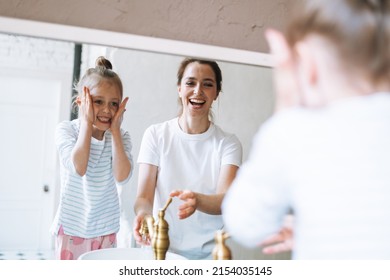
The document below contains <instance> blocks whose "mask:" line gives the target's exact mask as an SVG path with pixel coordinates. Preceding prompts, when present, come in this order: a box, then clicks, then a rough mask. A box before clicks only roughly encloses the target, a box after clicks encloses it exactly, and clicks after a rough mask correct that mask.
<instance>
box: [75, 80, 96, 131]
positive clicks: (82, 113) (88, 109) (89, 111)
mask: <svg viewBox="0 0 390 280" xmlns="http://www.w3.org/2000/svg"><path fill="white" fill-rule="evenodd" d="M76 102H77V105H78V106H79V118H80V120H81V121H82V122H85V123H86V124H88V125H92V124H93V122H94V120H95V116H94V112H93V106H92V97H91V93H90V91H89V88H87V87H84V88H83V95H82V96H81V97H77V101H76Z"/></svg>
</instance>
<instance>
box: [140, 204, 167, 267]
mask: <svg viewBox="0 0 390 280" xmlns="http://www.w3.org/2000/svg"><path fill="white" fill-rule="evenodd" d="M171 202H172V197H170V198H169V199H168V201H167V203H166V204H165V206H164V208H162V209H160V210H159V211H158V221H157V222H155V221H154V218H153V217H152V216H151V215H147V216H145V217H144V220H143V221H142V225H141V228H140V231H139V232H140V234H141V235H142V239H146V238H149V239H151V243H152V248H153V252H154V259H155V260H165V257H166V253H167V251H168V248H169V235H168V230H169V225H168V223H167V221H166V220H165V219H164V215H165V210H166V209H167V207H168V206H169V204H171Z"/></svg>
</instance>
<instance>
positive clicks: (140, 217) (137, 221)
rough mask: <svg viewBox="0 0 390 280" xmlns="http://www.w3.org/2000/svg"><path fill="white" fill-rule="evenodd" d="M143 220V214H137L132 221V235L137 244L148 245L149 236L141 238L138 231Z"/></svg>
mask: <svg viewBox="0 0 390 280" xmlns="http://www.w3.org/2000/svg"><path fill="white" fill-rule="evenodd" d="M143 220H144V215H137V216H136V217H135V218H134V222H133V235H134V239H135V241H136V242H137V243H138V244H139V245H146V246H149V245H150V239H149V238H147V239H146V238H143V237H142V235H141V234H140V232H139V231H140V229H141V225H142V222H143Z"/></svg>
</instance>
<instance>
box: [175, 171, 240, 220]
mask: <svg viewBox="0 0 390 280" xmlns="http://www.w3.org/2000/svg"><path fill="white" fill-rule="evenodd" d="M237 170H238V166H236V165H230V164H227V165H223V166H222V167H221V172H220V174H219V179H218V185H217V189H216V193H215V194H212V195H209V194H202V193H197V192H192V191H190V190H175V191H172V192H171V194H170V196H171V197H174V196H176V197H178V198H179V199H181V200H183V201H184V203H183V204H181V205H180V206H179V213H178V215H179V218H180V219H185V218H188V217H189V216H191V215H192V214H193V213H194V212H195V210H199V211H201V212H204V213H206V214H211V215H220V214H221V204H222V200H223V198H224V196H225V193H226V191H227V190H228V189H229V187H230V185H231V183H232V182H233V180H234V178H235V177H236V174H237Z"/></svg>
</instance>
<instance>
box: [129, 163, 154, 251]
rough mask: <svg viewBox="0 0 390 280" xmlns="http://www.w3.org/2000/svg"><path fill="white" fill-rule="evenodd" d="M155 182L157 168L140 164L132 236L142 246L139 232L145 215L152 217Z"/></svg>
mask: <svg viewBox="0 0 390 280" xmlns="http://www.w3.org/2000/svg"><path fill="white" fill-rule="evenodd" d="M156 182H157V166H155V165H151V164H146V163H141V164H140V165H139V174H138V191H137V196H136V199H135V203H134V213H135V219H134V223H133V234H134V238H135V240H136V241H137V242H138V243H140V244H142V236H141V235H140V234H139V230H140V228H141V225H142V221H143V219H144V217H145V216H146V215H153V200H154V193H155V189H156Z"/></svg>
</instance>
